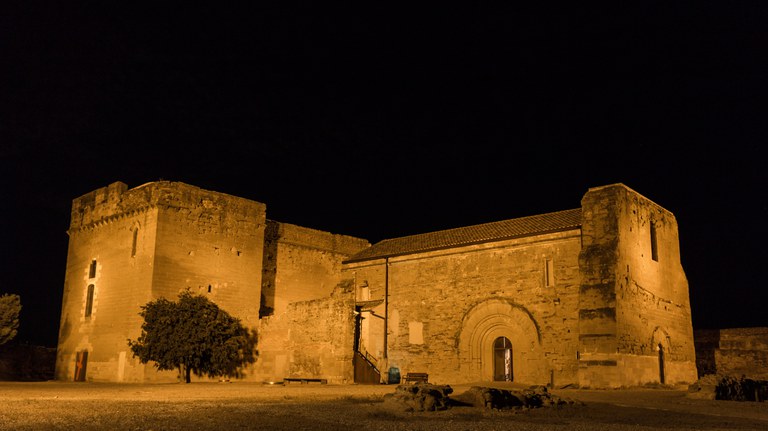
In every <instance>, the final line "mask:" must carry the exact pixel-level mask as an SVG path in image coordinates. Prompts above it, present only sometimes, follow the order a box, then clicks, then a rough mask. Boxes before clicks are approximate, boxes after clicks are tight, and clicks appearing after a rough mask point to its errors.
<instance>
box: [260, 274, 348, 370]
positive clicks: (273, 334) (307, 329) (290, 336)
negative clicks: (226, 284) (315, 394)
mask: <svg viewBox="0 0 768 431" xmlns="http://www.w3.org/2000/svg"><path fill="white" fill-rule="evenodd" d="M354 304H355V303H354V290H353V285H352V282H351V281H343V282H341V283H339V285H337V286H336V288H335V289H334V292H333V294H331V296H329V297H327V298H323V299H316V300H312V301H301V302H294V303H291V304H289V305H288V307H287V310H286V312H285V313H281V314H277V315H274V316H269V317H267V318H263V319H262V320H261V326H260V328H259V341H260V342H259V347H258V349H259V359H258V360H257V362H256V364H255V366H254V369H253V371H252V373H250V378H251V379H252V380H260V381H282V380H283V379H284V378H312V379H325V380H327V381H328V383H335V384H341V383H352V382H353V368H352V356H353V353H354V352H353V343H354Z"/></svg>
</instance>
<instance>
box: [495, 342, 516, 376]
mask: <svg viewBox="0 0 768 431" xmlns="http://www.w3.org/2000/svg"><path fill="white" fill-rule="evenodd" d="M512 379H513V374H512V343H510V342H509V339H508V338H507V337H499V338H497V339H496V340H495V341H494V342H493V380H495V381H497V382H511V381H512Z"/></svg>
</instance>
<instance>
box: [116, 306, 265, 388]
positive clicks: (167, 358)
mask: <svg viewBox="0 0 768 431" xmlns="http://www.w3.org/2000/svg"><path fill="white" fill-rule="evenodd" d="M141 309H142V310H141V312H140V313H139V315H140V316H142V317H143V318H144V323H143V324H142V325H141V335H140V336H139V338H138V339H137V340H128V345H129V346H130V348H131V351H132V352H133V355H134V356H136V357H138V358H139V360H140V361H141V363H143V364H146V363H147V362H149V361H154V363H155V367H157V369H158V370H174V369H177V368H178V369H183V370H184V375H185V380H186V382H187V383H189V382H190V375H191V374H192V373H194V374H195V375H196V376H198V377H201V376H208V377H222V376H226V377H241V376H242V375H243V368H244V367H245V366H246V365H248V364H252V363H253V362H255V361H256V355H257V352H256V350H255V349H256V333H255V331H250V330H248V328H246V327H244V326H243V325H242V323H241V322H240V319H237V318H235V317H232V316H231V315H230V314H229V313H227V312H226V311H224V310H222V309H221V308H219V306H218V305H216V304H215V303H213V302H211V301H210V300H208V298H205V297H203V296H199V295H193V294H192V293H190V292H189V291H184V292H182V293H180V294H179V299H178V301H176V302H174V301H169V300H167V299H165V298H160V299H157V300H154V301H150V302H148V303H147V304H146V305H143V306H142V307H141Z"/></svg>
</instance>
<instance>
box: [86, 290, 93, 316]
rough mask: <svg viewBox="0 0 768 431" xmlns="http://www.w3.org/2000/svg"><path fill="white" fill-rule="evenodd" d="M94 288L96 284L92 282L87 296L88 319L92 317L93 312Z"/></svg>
mask: <svg viewBox="0 0 768 431" xmlns="http://www.w3.org/2000/svg"><path fill="white" fill-rule="evenodd" d="M93 290H94V286H93V285H92V284H89V285H88V292H86V296H85V318H86V319H88V318H90V317H91V313H92V312H93Z"/></svg>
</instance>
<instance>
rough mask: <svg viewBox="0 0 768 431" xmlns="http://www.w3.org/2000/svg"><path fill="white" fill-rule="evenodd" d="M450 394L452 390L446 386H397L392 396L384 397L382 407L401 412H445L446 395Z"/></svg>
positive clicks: (447, 399) (447, 401) (446, 405)
mask: <svg viewBox="0 0 768 431" xmlns="http://www.w3.org/2000/svg"><path fill="white" fill-rule="evenodd" d="M451 393H453V389H452V388H451V387H450V386H448V385H433V384H430V383H415V384H413V385H398V386H397V388H395V393H394V394H387V395H385V396H384V405H385V406H386V407H388V408H389V409H391V410H395V411H402V412H425V411H426V412H433V411H436V410H446V409H448V408H449V407H450V399H449V398H448V395H449V394H451Z"/></svg>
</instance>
